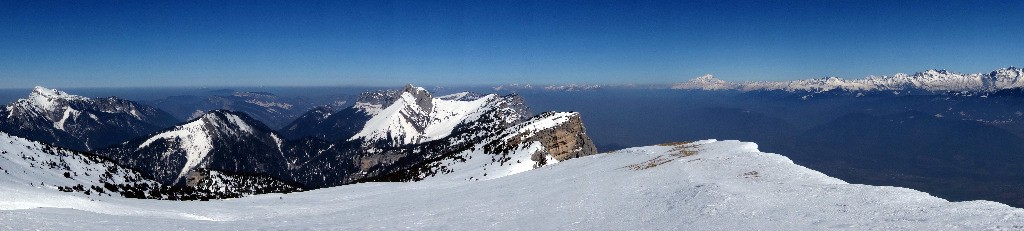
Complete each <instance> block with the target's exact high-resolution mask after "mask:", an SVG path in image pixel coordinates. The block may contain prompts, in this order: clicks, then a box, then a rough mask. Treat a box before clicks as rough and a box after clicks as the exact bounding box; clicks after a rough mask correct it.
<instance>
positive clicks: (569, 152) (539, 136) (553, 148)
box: [526, 113, 597, 161]
mask: <svg viewBox="0 0 1024 231" xmlns="http://www.w3.org/2000/svg"><path fill="white" fill-rule="evenodd" d="M542 116H543V115H542ZM532 141H539V142H540V143H541V144H542V145H544V147H546V148H547V150H545V151H546V152H547V154H548V155H550V156H551V157H552V158H554V159H555V160H558V161H563V160H568V159H572V158H577V157H581V156H589V155H593V154H596V153H597V148H596V147H595V146H594V142H593V141H591V140H590V136H587V128H586V127H584V126H583V121H582V120H581V119H580V116H579V114H575V113H574V114H573V115H572V116H571V117H569V121H567V122H565V123H562V124H559V125H556V126H554V127H552V128H548V129H545V130H541V131H538V132H537V133H536V134H535V135H533V137H530V138H528V139H526V142H532ZM539 158H544V157H542V156H541V157H539ZM531 159H533V158H531ZM534 161H537V160H536V159H534Z"/></svg>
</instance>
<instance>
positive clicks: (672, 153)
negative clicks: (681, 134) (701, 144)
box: [623, 142, 697, 171]
mask: <svg viewBox="0 0 1024 231" xmlns="http://www.w3.org/2000/svg"><path fill="white" fill-rule="evenodd" d="M690 143H691V142H671V143H664V144H658V146H664V147H668V146H673V148H672V149H671V150H669V155H667V156H666V155H659V156H657V157H654V159H650V160H647V161H644V162H640V163H636V164H631V165H626V166H625V167H623V168H626V169H630V170H633V171H640V170H645V169H650V168H654V167H658V166H660V165H662V164H665V163H668V162H672V161H674V160H678V159H680V158H683V157H688V156H693V155H697V151H696V150H693V148H694V147H696V146H695V145H690Z"/></svg>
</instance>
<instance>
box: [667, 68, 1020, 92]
mask: <svg viewBox="0 0 1024 231" xmlns="http://www.w3.org/2000/svg"><path fill="white" fill-rule="evenodd" d="M1021 87H1024V69H1021V68H1015V67H1008V68H1001V69H998V70H994V71H992V72H989V73H976V74H963V73H956V72H950V71H946V70H934V69H933V70H926V71H923V72H918V73H914V74H903V73H898V74H895V75H892V76H880V77H878V76H871V77H867V78H864V79H849V80H848V79H842V78H838V77H826V78H818V79H806V80H793V81H780V82H774V81H752V82H750V81H748V82H739V83H732V82H726V81H723V80H720V79H717V78H714V77H712V76H711V75H705V76H701V77H698V78H695V79H693V80H690V81H687V82H682V83H677V84H675V85H673V86H672V88H673V89H686V90H741V91H759V90H767V91H775V90H778V91H790V92H794V91H806V92H825V91H831V90H845V91H909V90H920V91H927V92H962V91H968V92H991V91H998V90H1004V89H1014V88H1021Z"/></svg>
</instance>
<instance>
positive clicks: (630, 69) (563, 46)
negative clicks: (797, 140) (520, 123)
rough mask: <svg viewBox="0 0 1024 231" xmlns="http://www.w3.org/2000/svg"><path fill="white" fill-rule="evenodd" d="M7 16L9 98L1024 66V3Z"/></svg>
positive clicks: (0, 54)
mask: <svg viewBox="0 0 1024 231" xmlns="http://www.w3.org/2000/svg"><path fill="white" fill-rule="evenodd" d="M41 2H43V3H40V2H37V1H24V2H22V1H0V88H15V87H27V86H34V85H46V86H52V87H101V86H113V87H121V86H260V85H265V86H307V85H310V86H312V85H332V86H336V85H370V86H392V85H397V84H402V83H418V84H427V85H476V84H497V83H537V84H556V83H641V84H644V83H671V82H678V81H684V80H687V79H690V78H693V77H696V76H699V75H702V74H706V73H711V74H715V75H716V76H718V77H720V78H722V79H726V80H788V79H803V78H815V77H822V76H840V77H846V78H860V77H864V76H867V75H888V74H893V73H896V72H916V71H921V70H925V69H931V68H939V69H949V70H953V71H958V72H987V71H991V70H993V69H996V68H1000V67H1006V66H1010V65H1017V66H1020V65H1024V32H1022V28H1024V27H1022V26H1024V1H323V2H318V1H281V2H272V1H256V2H258V3H255V4H253V2H249V1H242V2H208V1H197V2H185V1H173V2H162V1H152V2H151V1H113V2H105V1H66V2H58V1H41Z"/></svg>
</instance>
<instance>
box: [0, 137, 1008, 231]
mask: <svg viewBox="0 0 1024 231" xmlns="http://www.w3.org/2000/svg"><path fill="white" fill-rule="evenodd" d="M93 200H95V201H93ZM0 202H2V203H0V228H7V229H103V230H111V229H114V230H116V229H128V230H135V229H137V228H138V227H146V229H195V230H200V229H201V230H239V229H246V230H247V229H257V228H258V229H324V230H337V229H344V230H350V229H358V230H366V229H382V230H396V229H414V230H452V229H455V230H566V229H572V230H692V229H697V230H823V229H853V230H868V229H875V230H1020V229H1024V210H1022V209H1016V208H1011V207H1008V206H1006V205H1003V204H999V203H995V202H986V201H970V202H947V201H946V200H943V199H939V198H936V197H933V196H930V195H928V194H926V193H922V192H918V191H914V190H910V189H905V188H897V187H882V186H868V185H855V184H847V183H845V182H843V181H842V180H839V179H835V178H832V177H829V176H826V175H824V174H821V173H819V172H816V171H813V170H810V169H807V168H804V167H801V166H798V165H795V164H793V162H792V161H790V160H789V159H787V158H785V157H783V156H781V155H777V154H770V153H762V152H759V151H758V150H757V145H756V144H753V143H743V142H738V141H714V140H706V141H699V142H695V143H691V144H687V145H682V146H679V145H675V146H648V147H639V148H630V149H625V150H620V151H616V152H612V153H606V154H599V155H593V156H587V157H581V158H576V159H571V160H567V161H563V162H561V163H558V164H556V165H549V166H546V167H542V168H539V169H534V170H530V171H526V172H523V173H520V174H515V175H510V176H506V177H501V178H496V179H492V180H485V181H463V180H450V181H445V180H439V179H438V180H428V181H421V182H415V183H364V184H355V185H347V186H340V187H334V188H327V189H320V190H313V191H307V192H299V193H292V194H284V195H280V194H269V195H258V196H252V197H246V198H240V199H232V200H221V201H209V202H202V201H185V202H176V201H155V200H137V199H123V198H109V197H95V196H85V195H81V194H74V193H61V192H56V191H54V190H47V189H36V188H28V187H0Z"/></svg>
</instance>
